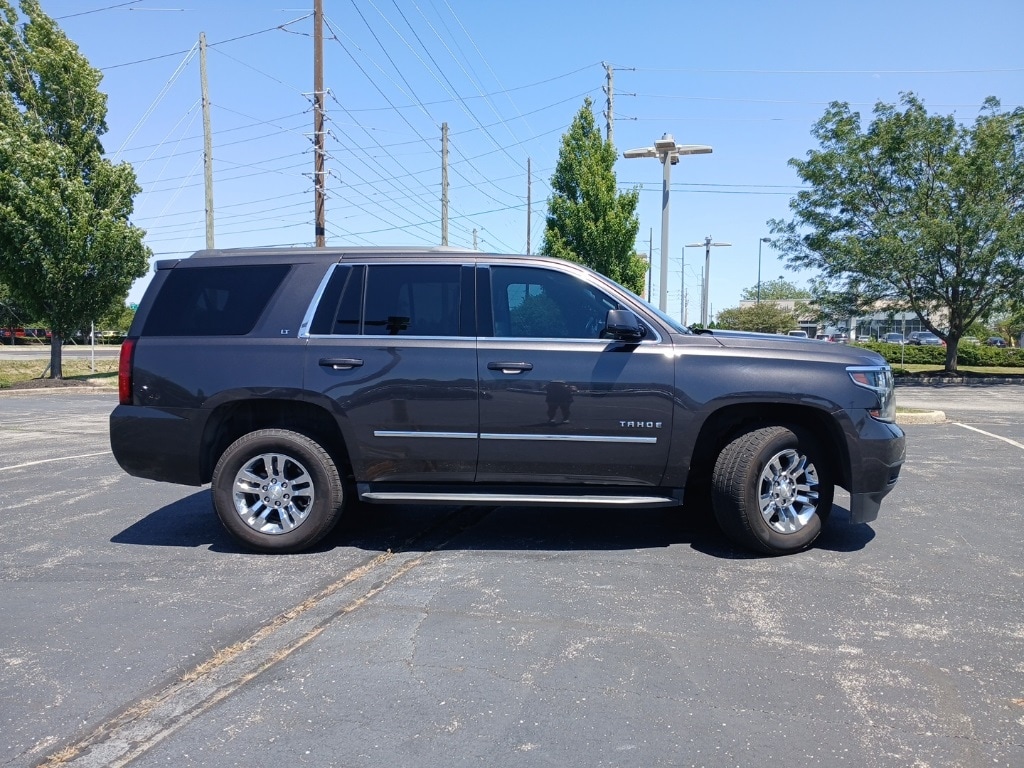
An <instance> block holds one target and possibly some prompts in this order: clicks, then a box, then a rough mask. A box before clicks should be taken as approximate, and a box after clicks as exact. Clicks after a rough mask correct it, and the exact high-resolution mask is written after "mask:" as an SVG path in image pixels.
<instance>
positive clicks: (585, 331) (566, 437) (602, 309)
mask: <svg viewBox="0 0 1024 768" xmlns="http://www.w3.org/2000/svg"><path fill="white" fill-rule="evenodd" d="M479 281H480V282H479V287H478V295H479V296H481V297H482V299H481V301H480V302H479V309H480V312H481V318H480V327H481V338H480V339H479V344H480V348H479V377H480V462H479V469H478V471H477V481H478V482H481V483H502V482H515V483H531V482H532V483H544V484H547V483H559V484H615V485H641V486H642V485H657V484H659V483H660V482H661V479H662V477H663V475H664V472H665V466H666V462H667V459H668V451H669V445H670V442H671V440H670V436H671V434H672V412H673V397H672V390H673V384H674V358H673V354H672V346H671V342H670V341H669V340H667V339H665V340H662V339H660V338H658V337H657V335H656V333H655V332H654V331H653V329H652V330H651V333H650V334H649V337H648V339H647V340H644V341H643V342H640V343H633V344H627V343H622V342H617V341H612V340H609V339H604V338H601V331H602V329H603V328H604V324H605V319H606V316H607V312H608V310H609V309H614V308H617V307H619V306H620V304H619V302H618V301H616V299H615V298H613V296H612V295H610V293H608V292H606V291H604V290H602V288H601V286H600V284H599V283H596V282H592V281H590V280H589V279H588V277H587V274H586V273H583V272H581V273H580V274H579V275H576V274H568V273H566V272H563V271H560V270H556V269H549V268H546V267H541V266H527V265H522V266H520V265H515V264H501V265H497V264H495V265H491V266H490V267H481V268H480V270H479Z"/></svg>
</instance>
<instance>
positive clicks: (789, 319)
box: [716, 283, 798, 333]
mask: <svg viewBox="0 0 1024 768" xmlns="http://www.w3.org/2000/svg"><path fill="white" fill-rule="evenodd" d="M761 288H762V291H763V289H764V284H763V283H762V284H761ZM716 324H717V327H718V328H728V329H731V330H736V331H756V332H758V333H785V332H786V331H788V330H790V329H792V328H796V327H797V325H798V319H797V316H796V313H794V312H790V311H789V310H788V309H786V308H784V307H780V306H779V305H778V304H776V303H775V302H774V301H764V294H763V293H762V295H761V303H760V304H755V305H754V306H752V307H731V308H729V309H723V310H722V311H721V312H719V313H718V317H717V318H716Z"/></svg>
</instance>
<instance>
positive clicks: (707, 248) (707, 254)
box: [686, 235, 732, 328]
mask: <svg viewBox="0 0 1024 768" xmlns="http://www.w3.org/2000/svg"><path fill="white" fill-rule="evenodd" d="M730 245H732V243H714V242H712V241H711V235H708V236H707V237H705V238H704V242H703V243H687V245H686V247H687V248H700V247H701V246H704V285H703V286H701V291H700V324H701V325H702V326H703V327H704V328H707V327H708V284H709V283H710V282H711V249H712V248H717V247H720V246H730Z"/></svg>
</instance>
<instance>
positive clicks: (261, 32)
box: [97, 13, 313, 72]
mask: <svg viewBox="0 0 1024 768" xmlns="http://www.w3.org/2000/svg"><path fill="white" fill-rule="evenodd" d="M312 15H313V14H311V13H307V14H306V15H305V16H300V17H299V18H297V19H292V20H291V21H286V22H285V23H284V24H278V25H277V26H276V27H267V28H266V29H261V30H259V31H258V32H250V33H248V34H246V35H238V36H237V37H229V38H227V39H226V40H218V41H217V42H215V43H207V47H209V48H213V47H215V46H218V45H224V44H225V43H233V42H235V41H237V40H245V39H246V38H248V37H256V36H257V35H264V34H266V33H267V32H274V31H275V30H281V31H282V32H287V31H288V30H286V29H285V27H288V26H291V25H292V24H296V23H298V22H300V21H303V20H305V19H308V18H309V17H310V16H312ZM185 53H188V51H187V50H186V51H174V52H173V53H162V54H160V55H158V56H150V57H149V58H146V59H136V60H135V61H126V62H124V63H122V64H110V65H108V66H106V67H97V69H98V70H99V71H100V72H106V71H108V70H111V69H120V68H121V67H131V66H134V65H136V64H146V63H148V62H150V61H159V60H160V59H169V58H171V57H172V56H181V55H182V54H185Z"/></svg>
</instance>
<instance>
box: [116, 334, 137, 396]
mask: <svg viewBox="0 0 1024 768" xmlns="http://www.w3.org/2000/svg"><path fill="white" fill-rule="evenodd" d="M136 341H137V339H125V340H124V341H123V342H122V343H121V357H120V358H119V359H118V362H117V397H118V400H119V402H120V403H121V405H131V404H132V368H133V366H134V365H135V342H136Z"/></svg>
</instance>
